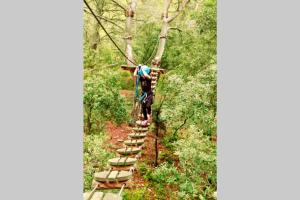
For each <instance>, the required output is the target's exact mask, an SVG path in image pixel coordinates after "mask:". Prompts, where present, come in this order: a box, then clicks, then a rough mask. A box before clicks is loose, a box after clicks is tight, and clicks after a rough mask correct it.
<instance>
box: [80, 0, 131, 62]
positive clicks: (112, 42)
mask: <svg viewBox="0 0 300 200" xmlns="http://www.w3.org/2000/svg"><path fill="white" fill-rule="evenodd" d="M83 1H84V3H85V5H86V6H87V8H88V9H89V10H90V12H91V13H92V15H93V16H94V18H95V19H96V20H97V22H98V24H99V25H100V27H101V28H102V29H103V31H104V32H105V33H106V35H107V36H108V38H109V39H110V40H111V42H112V43H113V44H114V45H115V47H116V48H117V49H118V50H119V51H120V53H121V54H122V55H123V56H124V57H125V58H126V59H127V60H128V61H129V62H131V63H132V64H133V65H135V66H137V64H136V63H135V62H133V61H132V60H130V59H129V58H128V57H127V56H126V54H125V53H124V52H123V51H122V50H121V48H120V47H119V46H118V45H117V43H116V42H115V41H114V40H113V38H112V37H111V36H110V35H109V33H108V32H107V30H106V29H105V28H104V26H103V25H102V23H101V22H100V20H99V19H98V17H97V16H96V14H95V13H94V11H93V10H92V9H91V7H90V6H89V4H88V3H87V2H86V0H83Z"/></svg>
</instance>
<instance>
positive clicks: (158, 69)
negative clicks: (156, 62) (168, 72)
mask: <svg viewBox="0 0 300 200" xmlns="http://www.w3.org/2000/svg"><path fill="white" fill-rule="evenodd" d="M151 71H153V72H158V73H164V71H165V70H164V69H162V68H158V67H153V68H151Z"/></svg>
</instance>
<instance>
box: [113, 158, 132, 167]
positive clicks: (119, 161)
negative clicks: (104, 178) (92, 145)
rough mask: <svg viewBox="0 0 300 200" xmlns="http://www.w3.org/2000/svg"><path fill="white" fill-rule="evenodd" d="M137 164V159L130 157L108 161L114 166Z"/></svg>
mask: <svg viewBox="0 0 300 200" xmlns="http://www.w3.org/2000/svg"><path fill="white" fill-rule="evenodd" d="M135 162H136V159H135V158H129V157H120V158H112V159H109V160H108V163H109V164H110V165H112V166H129V165H133V164H134V163H135Z"/></svg>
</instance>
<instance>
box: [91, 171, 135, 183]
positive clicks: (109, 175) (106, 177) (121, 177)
mask: <svg viewBox="0 0 300 200" xmlns="http://www.w3.org/2000/svg"><path fill="white" fill-rule="evenodd" d="M131 177H132V172H130V171H115V170H114V171H102V172H96V173H95V174H94V179H95V180H96V181H99V182H122V181H127V180H128V179H130V178H131Z"/></svg>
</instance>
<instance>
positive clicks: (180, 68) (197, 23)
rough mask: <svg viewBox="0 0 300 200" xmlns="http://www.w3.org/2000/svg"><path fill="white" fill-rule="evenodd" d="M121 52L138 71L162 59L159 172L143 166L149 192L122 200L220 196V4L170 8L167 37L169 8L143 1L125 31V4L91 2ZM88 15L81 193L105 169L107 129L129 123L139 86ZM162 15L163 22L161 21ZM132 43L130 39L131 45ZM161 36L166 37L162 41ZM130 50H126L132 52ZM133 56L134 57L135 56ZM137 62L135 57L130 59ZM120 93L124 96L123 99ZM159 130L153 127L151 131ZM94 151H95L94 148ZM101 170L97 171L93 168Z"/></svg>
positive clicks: (130, 193) (194, 2) (194, 0)
mask: <svg viewBox="0 0 300 200" xmlns="http://www.w3.org/2000/svg"><path fill="white" fill-rule="evenodd" d="M87 2H88V3H89V5H90V6H91V8H92V9H93V11H94V12H95V14H96V15H97V17H98V19H99V20H100V21H101V23H102V24H103V26H104V27H105V29H106V30H107V31H108V33H109V35H110V36H111V37H112V39H113V40H114V41H115V43H116V44H117V45H118V46H119V47H120V48H121V49H122V51H123V52H124V53H125V54H126V55H127V56H128V57H130V59H132V60H133V61H134V62H135V63H142V64H146V65H148V66H152V65H153V60H155V57H157V55H159V51H160V45H161V42H163V41H162V38H163V37H165V39H166V40H165V46H164V48H163V50H162V56H161V58H160V59H159V67H160V68H163V69H165V73H164V74H162V75H161V77H160V79H159V81H158V85H157V89H156V96H155V101H154V104H153V106H152V108H153V113H152V115H153V117H154V119H153V120H154V121H155V123H156V124H159V127H160V129H159V143H160V145H162V146H163V147H162V148H161V149H160V152H159V158H158V165H157V166H156V165H155V164H154V161H153V160H148V161H147V162H143V163H139V164H138V169H137V170H138V171H139V172H140V174H141V176H142V177H143V179H144V180H145V183H146V184H145V186H144V188H140V189H135V190H126V191H125V194H124V196H123V198H124V199H151V196H152V197H153V195H154V196H155V198H156V199H213V198H214V197H213V196H214V192H215V191H216V190H217V178H216V176H217V167H216V138H217V133H216V131H217V127H216V112H217V102H216V99H217V94H216V93H217V82H216V78H217V56H216V53H217V51H216V45H217V22H216V20H217V14H216V13H217V6H216V4H217V2H216V0H191V1H186V0H179V1H170V7H169V8H168V12H167V14H168V17H169V18H170V17H173V16H176V18H174V20H171V21H170V22H168V26H167V29H166V30H167V34H166V35H161V34H162V29H163V26H164V22H163V20H162V19H163V18H164V17H165V16H166V13H165V5H166V2H169V1H168V0H138V1H134V2H136V5H134V11H135V12H134V16H133V17H132V21H131V23H130V24H128V21H127V20H128V18H127V17H128V13H127V14H126V10H128V6H129V5H131V3H132V1H126V0H87ZM83 10H84V35H83V37H84V50H83V51H84V63H83V65H84V101H83V104H84V183H85V185H84V188H85V191H87V190H90V189H91V179H92V174H93V172H94V171H95V170H102V169H104V168H105V164H106V161H107V160H108V159H109V158H111V157H112V156H113V155H112V153H110V152H109V151H106V150H105V149H108V148H109V147H108V146H109V142H110V141H109V139H110V138H109V137H108V136H109V134H108V133H107V129H106V128H105V127H106V125H107V122H112V123H114V124H116V126H118V125H122V124H126V123H128V122H129V121H130V119H131V116H130V113H131V109H132V96H130V95H129V96H128V95H127V96H126V95H122V92H126V93H133V91H134V81H133V80H132V75H131V74H130V72H129V71H125V70H122V69H121V67H120V66H121V65H133V64H132V63H130V62H128V60H127V61H126V59H125V58H124V56H123V55H122V54H121V53H120V51H119V50H118V49H117V48H116V46H115V45H114V44H113V43H112V41H111V39H110V38H109V37H108V35H107V34H106V33H105V32H104V31H103V29H102V28H101V26H100V25H99V23H98V22H97V21H96V20H95V18H94V17H93V15H92V14H91V12H90V11H89V9H87V7H86V6H84V8H83ZM164 13H165V14H164ZM129 35H130V37H128V36H129ZM161 36H163V37H161ZM128 45H129V46H128ZM129 47H130V48H131V49H130V48H129ZM131 54H132V55H131ZM121 91H122V92H121ZM156 128H157V127H153V131H155V130H156ZM95 144H97V145H96V146H97V147H95V146H94V145H95ZM95 164H97V168H94V167H93V166H94V165H95Z"/></svg>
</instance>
